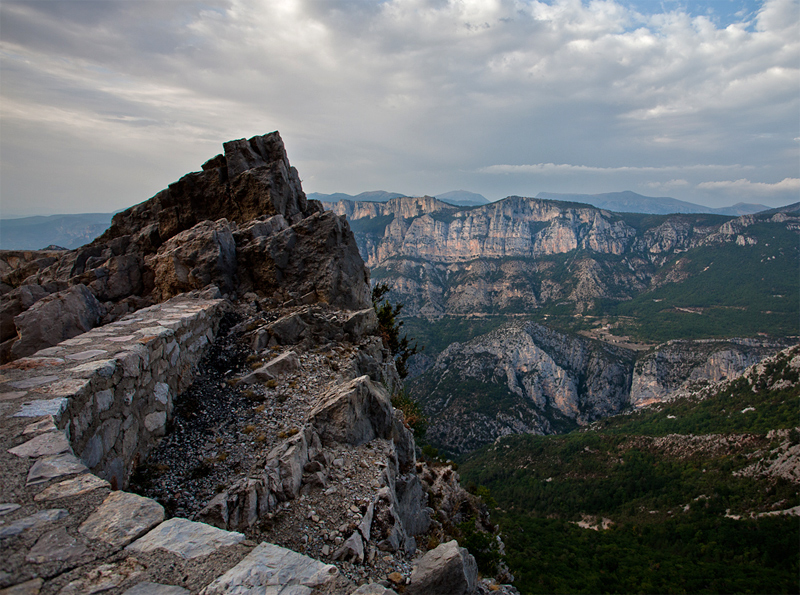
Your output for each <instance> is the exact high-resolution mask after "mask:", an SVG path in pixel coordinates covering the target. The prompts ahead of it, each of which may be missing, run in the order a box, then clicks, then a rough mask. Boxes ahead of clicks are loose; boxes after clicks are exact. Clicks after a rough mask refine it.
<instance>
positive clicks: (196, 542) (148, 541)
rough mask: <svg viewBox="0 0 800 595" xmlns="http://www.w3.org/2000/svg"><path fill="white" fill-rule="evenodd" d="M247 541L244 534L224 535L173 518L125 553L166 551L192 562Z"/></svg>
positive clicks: (139, 540)
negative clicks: (244, 540)
mask: <svg viewBox="0 0 800 595" xmlns="http://www.w3.org/2000/svg"><path fill="white" fill-rule="evenodd" d="M243 539H244V535H242V534H241V533H235V532H232V531H223V530H222V529H218V528H216V527H209V526H208V525H206V524H204V523H195V522H192V521H189V520H187V519H181V518H173V519H169V520H168V521H164V522H163V523H161V524H160V525H158V526H157V527H155V528H154V529H152V530H151V531H149V532H148V533H147V534H146V535H144V536H143V537H140V538H139V539H137V540H136V541H134V542H133V543H131V544H130V545H128V546H127V547H126V548H125V549H126V550H127V551H131V552H151V551H153V550H156V549H164V550H167V551H168V552H172V553H173V554H175V555H177V556H180V557H181V558H183V559H185V560H191V559H193V558H198V557H201V556H208V555H209V554H212V553H214V552H215V551H216V550H218V549H219V548H222V547H226V546H229V545H234V544H237V543H240V542H241V541H242V540H243Z"/></svg>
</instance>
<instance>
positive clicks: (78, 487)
mask: <svg viewBox="0 0 800 595" xmlns="http://www.w3.org/2000/svg"><path fill="white" fill-rule="evenodd" d="M110 487H111V484H109V483H108V482H107V481H106V480H105V479H100V478H99V477H97V476H96V475H92V474H91V473H84V474H83V475H79V476H78V477H75V478H73V479H67V480H65V481H62V482H59V483H57V484H54V485H51V486H50V487H48V488H46V489H44V490H42V491H41V492H40V493H38V494H36V495H35V496H34V497H33V499H34V500H36V501H37V502H42V501H44V500H56V499H58V498H69V497H70V496H80V495H81V494H88V493H89V492H93V491H94V490H97V489H100V488H110Z"/></svg>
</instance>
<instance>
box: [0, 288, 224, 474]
mask: <svg viewBox="0 0 800 595" xmlns="http://www.w3.org/2000/svg"><path fill="white" fill-rule="evenodd" d="M224 307H225V306H224V301H223V300H209V299H198V298H190V297H185V296H178V297H175V298H173V299H171V300H169V301H167V302H164V303H161V304H157V305H155V306H151V307H149V308H145V309H142V310H139V311H137V312H135V313H134V314H130V315H128V316H126V317H124V318H122V319H120V320H118V321H116V322H113V323H111V324H108V325H105V326H102V327H98V328H95V329H92V330H91V331H89V332H87V333H84V334H82V335H79V336H77V337H74V338H72V339H68V340H66V341H63V342H61V343H59V344H58V345H56V346H55V347H50V348H47V349H43V350H41V351H38V352H37V353H35V354H34V355H32V356H30V357H26V358H22V359H19V360H16V361H14V362H12V363H10V364H6V365H4V366H2V367H0V403H2V404H3V407H4V409H6V410H9V413H10V414H11V415H12V416H15V417H23V418H39V417H41V416H47V415H49V416H52V418H53V423H54V424H55V426H56V427H57V428H58V429H60V430H63V431H64V434H65V436H66V438H67V440H68V442H69V445H70V446H71V447H72V450H73V451H74V452H75V453H77V454H78V457H79V458H80V460H81V461H82V463H83V464H84V465H86V467H87V468H89V469H90V470H91V471H92V472H93V473H95V474H96V475H98V476H99V477H102V478H104V479H106V480H108V481H109V482H110V484H111V485H112V486H113V487H115V488H122V487H126V486H127V483H128V478H129V477H130V475H131V473H132V472H133V468H134V466H135V464H136V462H137V461H138V460H143V459H144V457H145V456H146V455H147V453H148V451H149V450H150V448H151V447H152V445H153V444H154V442H155V440H156V439H157V438H158V437H160V436H163V435H164V433H165V430H166V426H167V422H168V421H169V420H170V419H171V416H172V408H173V400H174V399H175V397H176V396H177V395H179V394H181V393H182V392H183V391H184V390H185V389H186V388H187V387H188V386H189V385H190V384H191V382H192V379H193V377H194V370H195V368H196V366H197V364H198V362H199V361H200V357H201V356H202V354H203V352H204V348H205V347H206V346H207V345H209V344H210V343H211V342H212V341H213V340H214V336H215V333H216V331H217V327H218V325H219V320H220V317H221V313H222V311H223V308H224ZM12 409H13V411H12Z"/></svg>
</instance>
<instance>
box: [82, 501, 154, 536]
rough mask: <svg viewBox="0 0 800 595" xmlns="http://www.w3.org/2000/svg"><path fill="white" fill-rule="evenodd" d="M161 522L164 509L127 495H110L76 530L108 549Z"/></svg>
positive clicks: (152, 502)
mask: <svg viewBox="0 0 800 595" xmlns="http://www.w3.org/2000/svg"><path fill="white" fill-rule="evenodd" d="M163 520H164V507H163V506H161V505H160V504H159V503H158V502H156V501H155V500H151V499H150V498H144V497H142V496H138V495H136V494H131V493H129V492H111V493H110V494H109V495H108V497H107V498H106V499H105V500H104V501H103V503H102V504H101V505H100V507H99V508H98V509H97V510H95V511H94V512H93V513H92V514H91V516H89V518H88V519H86V521H84V523H83V524H82V525H81V526H80V528H79V529H78V531H79V532H80V534H81V535H85V536H86V537H88V538H89V539H100V540H102V541H105V542H106V543H108V544H109V545H111V546H114V547H122V546H124V545H127V544H128V543H130V542H131V541H133V540H134V539H136V538H137V537H139V536H140V535H142V534H143V533H145V532H146V531H148V530H150V529H151V528H152V527H154V526H156V525H157V524H158V523H160V522H161V521H163Z"/></svg>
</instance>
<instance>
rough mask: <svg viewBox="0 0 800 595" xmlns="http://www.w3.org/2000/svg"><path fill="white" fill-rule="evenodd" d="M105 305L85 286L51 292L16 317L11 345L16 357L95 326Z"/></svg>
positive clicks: (54, 343) (50, 345) (74, 286)
mask: <svg viewBox="0 0 800 595" xmlns="http://www.w3.org/2000/svg"><path fill="white" fill-rule="evenodd" d="M103 314H104V311H103V307H102V306H101V304H100V302H98V301H97V298H95V297H94V295H93V294H92V292H91V291H89V289H88V288H87V287H86V286H85V285H81V284H78V285H73V286H72V287H70V288H69V289H66V290H64V291H59V292H57V293H53V294H50V295H48V296H46V297H43V298H42V299H40V300H38V301H36V302H34V303H33V304H32V306H31V307H30V308H29V309H28V310H25V311H24V312H23V313H21V314H18V315H17V316H15V317H14V325H15V326H16V328H17V335H18V339H17V341H15V342H14V343H13V344H12V347H11V353H12V355H13V356H14V357H15V358H19V357H25V356H26V355H31V354H32V353H35V352H37V351H39V350H40V349H43V348H45V347H52V346H54V345H57V344H58V343H61V341H64V340H66V339H71V338H72V337H74V336H76V335H79V334H81V333H84V332H86V331H88V330H90V329H92V328H93V327H95V326H96V325H97V324H98V323H99V322H100V320H101V318H102V316H103Z"/></svg>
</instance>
